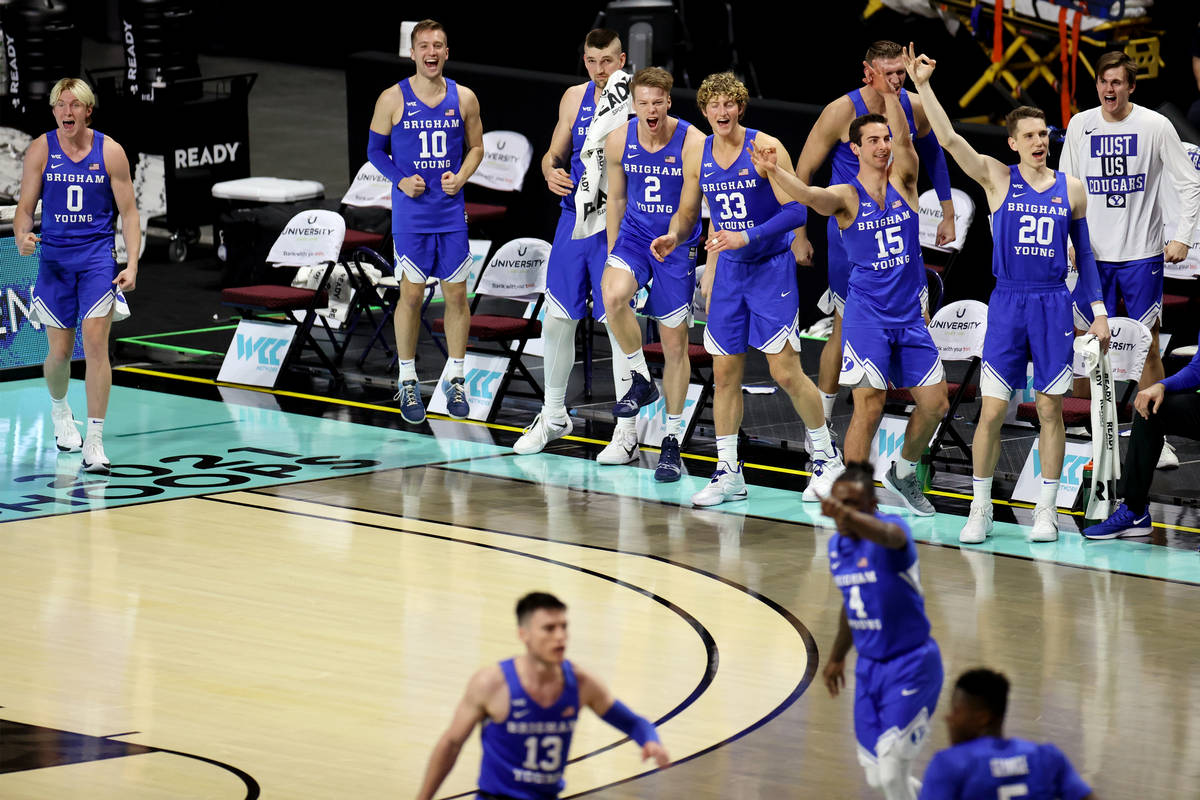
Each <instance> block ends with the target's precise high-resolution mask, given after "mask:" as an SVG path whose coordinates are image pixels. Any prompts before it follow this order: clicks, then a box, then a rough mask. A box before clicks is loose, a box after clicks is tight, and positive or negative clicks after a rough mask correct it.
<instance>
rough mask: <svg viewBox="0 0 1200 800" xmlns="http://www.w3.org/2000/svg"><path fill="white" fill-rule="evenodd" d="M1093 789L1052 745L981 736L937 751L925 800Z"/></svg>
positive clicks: (1075, 798)
mask: <svg viewBox="0 0 1200 800" xmlns="http://www.w3.org/2000/svg"><path fill="white" fill-rule="evenodd" d="M1091 793H1092V790H1091V787H1089V786H1088V785H1087V784H1086V783H1084V782H1083V778H1081V777H1079V773H1078V772H1076V771H1075V768H1074V767H1072V766H1071V762H1070V761H1068V760H1067V757H1066V756H1064V755H1063V754H1062V751H1061V750H1059V749H1058V748H1057V747H1055V746H1054V745H1052V744H1038V743H1036V742H1030V741H1026V740H1024V739H997V738H996V737H994V736H981V737H980V738H978V739H972V740H971V741H969V742H963V743H962V744H956V745H954V746H953V747H948V748H946V749H945V750H942V751H941V752H939V753H937V754H935V755H934V757H933V760H932V761H930V762H929V767H928V768H927V769H926V770H925V777H924V783H923V785H922V786H921V798H922V800H996V798H998V797H1013V798H1017V797H1019V798H1021V800H1060V798H1061V800H1083V798H1085V797H1087V796H1088V795H1089V794H1091Z"/></svg>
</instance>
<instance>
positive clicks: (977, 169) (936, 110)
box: [904, 43, 1008, 208]
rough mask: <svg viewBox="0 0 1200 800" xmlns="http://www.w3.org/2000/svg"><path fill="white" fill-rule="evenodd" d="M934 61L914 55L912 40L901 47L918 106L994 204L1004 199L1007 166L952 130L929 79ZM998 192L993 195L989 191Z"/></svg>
mask: <svg viewBox="0 0 1200 800" xmlns="http://www.w3.org/2000/svg"><path fill="white" fill-rule="evenodd" d="M936 66H937V62H936V61H934V60H933V59H931V58H929V57H928V56H926V55H924V54H922V55H919V56H918V55H916V54H915V51H914V49H913V46H912V44H911V43H910V44H909V46H908V49H907V50H905V51H904V67H905V69H907V70H908V74H909V77H911V78H912V80H913V85H914V86H916V87H917V94H918V95H919V96H920V98H921V106H922V107H923V108H924V110H925V116H926V117H927V118H928V119H929V127H930V128H932V129H933V132H934V134H936V135H937V138H938V141H939V142H941V143H942V147H944V148H946V150H947V152H949V153H950V155H951V157H953V158H954V160H955V162H957V164H958V166H959V167H960V168H962V171H963V172H965V173H967V175H968V177H970V178H971V179H972V180H974V181H975V182H976V183H978V184H979V185H980V186H982V187H983V188H984V190H985V191H986V192H987V194H988V202H989V203H991V205H992V207H993V208H995V207H996V206H998V205H999V204H1000V202H1001V201H1003V199H1004V194H1005V193H1007V191H1008V168H1007V167H1005V166H1004V165H1003V164H1001V163H1000V162H999V161H997V160H996V159H994V158H992V157H991V156H985V155H982V154H980V153H979V152H977V151H976V150H975V148H973V147H971V145H970V144H968V143H967V140H966V139H964V138H963V137H962V135H961V134H960V133H959V132H958V131H956V130H954V125H952V124H951V123H950V117H949V116H948V115H947V114H946V109H944V108H942V104H941V102H940V101H939V100H938V99H937V95H935V94H934V93H933V86H931V85H930V83H929V79H930V78H931V77H932V76H933V70H934V67H936ZM994 194H995V195H998V196H996V197H995V198H994V202H993V195H994Z"/></svg>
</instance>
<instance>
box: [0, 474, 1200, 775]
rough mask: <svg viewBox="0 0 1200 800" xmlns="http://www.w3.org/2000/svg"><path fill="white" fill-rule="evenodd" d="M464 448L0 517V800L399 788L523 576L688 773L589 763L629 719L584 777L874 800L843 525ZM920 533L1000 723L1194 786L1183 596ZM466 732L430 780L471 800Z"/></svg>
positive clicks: (592, 736)
mask: <svg viewBox="0 0 1200 800" xmlns="http://www.w3.org/2000/svg"><path fill="white" fill-rule="evenodd" d="M486 458H487V459H488V460H489V461H491V460H500V461H504V460H508V459H510V458H511V457H509V456H504V455H492V456H487V457H486ZM473 461H477V459H465V460H454V461H451V463H448V464H445V465H442V466H410V467H405V468H398V469H390V470H384V471H379V472H374V473H368V474H360V475H355V476H350V477H344V478H334V479H327V480H320V481H314V482H311V483H299V484H291V485H285V486H278V487H273V488H258V489H254V490H252V491H242V492H234V493H229V494H222V495H214V496H211V497H208V498H196V497H193V498H182V499H174V500H169V501H164V502H159V503H151V504H146V505H137V506H130V507H125V508H109V509H102V510H94V511H91V512H88V513H85V514H74V515H63V516H53V517H46V518H41V519H30V520H20V521H16V522H11V523H7V524H4V525H2V526H0V602H3V603H4V607H5V609H6V612H7V613H6V614H5V636H4V640H5V645H6V646H5V647H4V648H3V650H0V706H4V708H3V709H0V719H2V720H5V721H7V722H6V727H5V728H2V729H0V730H2V731H3V732H4V734H5V737H6V738H7V742H6V744H5V746H4V747H3V748H0V752H2V753H3V760H0V796H2V797H5V798H26V797H28V798H41V797H48V796H55V797H89V798H91V797H122V798H129V797H136V798H141V797H206V798H213V797H222V798H223V797H230V798H235V797H245V796H254V793H255V792H256V791H261V793H262V796H264V797H288V798H291V797H314V798H326V797H329V798H334V797H378V796H395V795H399V796H411V795H412V794H414V793H415V791H416V788H417V786H418V783H419V781H420V777H421V772H422V770H423V768H424V764H425V760H426V759H427V757H428V754H429V751H430V748H431V747H432V745H433V743H434V741H435V740H436V738H437V737H438V736H439V735H440V734H441V732H442V730H443V728H444V726H445V724H446V723H447V721H448V719H449V715H450V712H451V710H452V707H453V704H454V702H455V701H456V700H457V698H458V696H459V693H460V692H461V690H462V687H463V685H464V683H465V681H466V679H467V677H468V676H469V675H470V674H471V672H472V671H473V670H474V669H476V668H477V667H478V666H479V665H481V664H483V663H486V662H489V661H492V660H494V659H498V658H501V657H504V656H506V655H509V654H513V653H515V652H517V648H518V643H517V641H516V637H515V631H514V623H513V620H512V617H511V615H512V612H511V608H512V604H513V602H514V600H515V598H516V597H517V596H518V595H520V594H521V593H523V592H525V591H527V590H530V589H534V588H544V589H548V590H551V591H555V592H557V593H559V594H560V595H561V596H562V597H563V598H564V599H565V600H566V601H567V602H568V603H569V604H570V606H571V623H572V629H571V636H572V638H571V643H570V645H569V651H568V652H569V655H570V656H571V657H573V658H575V659H576V660H578V661H580V662H581V663H583V664H585V665H588V666H591V667H592V668H593V669H594V670H595V671H597V672H598V673H599V674H601V675H602V676H603V677H605V678H606V679H607V680H608V682H609V683H610V684H611V685H612V686H613V688H614V690H615V692H616V693H617V694H618V696H620V697H622V698H623V699H625V700H626V701H627V702H628V703H629V704H630V705H631V706H632V707H634V708H635V709H638V710H639V711H641V712H642V713H645V714H646V715H647V716H650V717H652V718H655V719H660V718H663V717H667V719H666V721H665V722H663V723H662V725H661V729H662V734H663V737H664V741H665V742H666V744H667V745H668V747H669V748H670V749H671V751H672V753H673V755H674V756H675V757H676V758H677V759H681V761H682V763H679V764H678V765H676V766H674V767H672V768H671V769H669V770H667V771H665V772H662V773H657V774H652V775H647V776H645V777H640V778H637V779H636V780H631V781H627V782H624V783H620V782H621V781H626V779H628V778H631V777H633V776H635V775H637V774H638V773H639V772H641V770H642V769H643V767H642V766H641V765H640V762H639V761H638V760H637V756H636V752H635V750H634V748H633V747H632V746H631V745H629V744H628V743H627V744H625V745H622V746H619V747H617V748H615V749H611V750H607V751H604V752H600V753H595V754H594V755H588V754H592V753H594V752H595V751H598V750H602V749H603V748H604V747H605V746H606V745H608V744H610V743H612V742H614V741H616V739H617V738H618V736H619V735H618V734H615V732H613V731H611V730H610V729H608V728H607V727H606V726H605V725H603V724H602V723H599V722H598V721H596V720H594V719H589V720H588V722H585V723H582V724H581V726H580V729H579V732H578V733H577V736H576V741H575V744H574V747H573V754H574V756H576V757H579V756H584V755H588V757H586V758H583V759H581V760H580V761H579V762H578V763H576V764H573V765H572V766H571V767H569V768H568V770H567V780H568V788H567V794H568V795H571V794H575V793H578V792H581V791H588V790H591V789H593V788H599V789H600V791H599V792H598V793H597V794H596V796H598V797H610V798H633V797H672V798H674V797H690V798H731V797H732V798H751V797H755V798H758V797H763V798H766V797H814V798H858V797H864V798H865V797H871V796H872V795H871V794H870V793H869V790H868V789H867V788H866V786H865V783H864V782H863V780H862V777H861V772H860V769H859V767H858V765H857V762H856V759H855V755H854V737H853V728H852V723H851V696H850V695H845V694H844V695H843V696H842V697H840V698H838V699H836V700H835V699H831V698H830V697H829V696H828V694H827V692H826V691H825V689H824V688H823V686H821V685H820V682H819V678H816V679H815V680H814V676H816V675H817V674H818V670H819V668H820V663H819V657H818V653H820V652H825V651H826V650H827V649H828V647H829V645H830V643H831V641H832V638H833V634H834V631H835V625H836V620H837V613H838V603H839V599H838V595H837V593H836V592H835V590H834V588H833V586H832V584H831V581H830V579H829V576H828V571H827V564H826V560H825V556H824V547H823V545H824V542H825V540H826V537H827V536H828V532H827V531H823V530H821V529H819V528H818V529H814V528H813V527H811V526H808V525H803V524H797V523H789V522H782V521H778V520H769V519H763V518H758V517H747V516H744V515H741V514H738V513H729V512H727V511H720V510H715V511H714V510H694V509H690V508H683V507H679V506H677V505H672V504H668V503H663V502H654V501H647V500H643V499H638V498H636V497H631V496H620V495H616V494H612V493H606V492H603V491H598V490H595V489H587V488H567V487H561V486H554V485H547V484H542V483H532V482H529V481H523V480H518V479H514V478H511V477H495V476H486V475H479V474H471V473H470V472H469V471H468V470H470V469H471V468H472V462H473ZM584 485H586V484H584ZM595 485H597V486H598V485H600V484H595ZM752 491H753V489H752ZM918 550H919V553H920V557H921V564H922V583H923V586H924V587H925V591H926V595H927V602H928V608H929V614H930V617H931V619H932V621H933V626H934V635H935V637H936V638H937V639H938V641H939V643H940V645H941V648H942V652H943V656H944V660H945V665H946V673H947V676H948V678H950V677H952V676H955V675H957V674H958V673H959V672H961V671H962V670H963V669H965V668H968V667H970V666H975V665H978V664H987V665H988V666H992V667H996V668H999V669H1002V670H1004V671H1005V672H1006V673H1007V674H1008V675H1009V676H1010V677H1011V678H1012V679H1013V682H1014V693H1013V697H1012V698H1011V700H1010V714H1009V722H1008V731H1009V732H1010V733H1012V734H1019V735H1023V736H1027V737H1031V738H1035V739H1049V740H1053V741H1055V742H1057V743H1058V744H1059V745H1060V746H1061V747H1062V748H1063V749H1064V750H1065V751H1066V753H1067V754H1068V755H1069V756H1070V758H1071V759H1072V761H1073V762H1074V763H1075V765H1076V766H1077V768H1078V769H1079V770H1080V771H1081V772H1082V773H1083V775H1084V776H1085V778H1086V779H1087V780H1088V781H1090V782H1091V783H1092V785H1093V787H1094V788H1095V789H1096V791H1097V793H1098V795H1099V796H1101V797H1105V798H1114V797H1134V796H1145V797H1189V796H1194V793H1195V787H1196V786H1197V785H1200V766H1198V765H1200V761H1198V759H1197V755H1200V726H1198V724H1197V722H1196V715H1195V714H1194V713H1193V709H1194V708H1195V706H1196V702H1197V699H1198V698H1196V696H1195V695H1196V690H1195V689H1194V688H1192V687H1193V684H1194V682H1193V681H1191V680H1190V677H1191V676H1190V670H1191V668H1193V666H1194V665H1195V663H1196V662H1197V655H1200V635H1198V634H1197V632H1196V626H1195V624H1194V620H1195V613H1194V605H1195V602H1196V599H1197V587H1196V586H1195V585H1191V584H1187V583H1183V582H1172V581H1167V580H1161V579H1152V578H1146V577H1138V576H1136V575H1130V574H1121V573H1113V572H1107V571H1104V570H1101V569H1096V568H1091V569H1084V568H1080V567H1075V566H1065V565H1060V564H1056V563H1052V562H1047V561H1030V560H1026V559H1022V558H1014V557H1006V556H1000V555H993V554H991V553H984V552H970V553H968V552H963V551H960V550H959V549H957V548H951V547H943V546H937V545H933V544H920V545H918ZM1193 555H1194V554H1193ZM814 644H815V649H814ZM947 697H948V690H944V691H943V696H942V706H941V707H940V709H939V714H938V721H937V725H936V727H935V735H934V738H933V742H932V745H933V747H931V748H930V749H928V750H927V751H926V753H925V754H924V757H923V758H922V759H921V762H920V768H922V769H923V767H924V764H925V763H926V762H927V761H928V757H929V756H930V755H931V754H932V752H933V750H934V749H936V748H940V747H942V746H944V745H945V743H946V737H945V730H944V726H943V725H942V723H941V713H942V712H944V710H945V703H946V699H947ZM46 730H53V731H58V732H60V733H59V735H58V737H57V739H56V738H54V737H49V738H47V737H46V736H45V734H44V732H45V731H46ZM63 732H65V733H63ZM68 734H69V735H68ZM72 736H73V737H76V739H77V741H76V740H71V741H68V740H69V739H70V737H72ZM14 737H16V740H17V741H19V742H20V743H22V745H23V747H18V748H16V751H14V749H13V747H12V744H13V742H14ZM121 743H132V744H136V745H141V746H143V747H141V748H129V749H128V750H124V751H121V750H120V747H121V746H122V745H121ZM72 746H73V747H74V749H72ZM106 747H107V748H109V749H110V750H111V749H112V748H117V749H118V751H117V752H108V751H105V748H106ZM477 748H478V744H477V741H473V742H472V743H471V744H470V745H469V746H468V747H467V748H465V749H464V753H463V755H462V756H461V758H460V761H459V765H458V767H457V768H456V770H455V771H454V772H453V773H452V775H451V776H450V778H449V779H448V781H447V782H446V784H444V786H443V791H442V792H441V793H440V795H439V796H441V797H450V796H455V795H461V794H462V793H465V792H468V791H469V790H470V789H471V787H472V786H473V785H474V784H473V779H474V775H475V772H476V770H477V766H478V749H477ZM38 763H42V764H60V765H59V766H50V767H43V768H33V767H34V766H36V765H37V764H38ZM613 784H616V785H613Z"/></svg>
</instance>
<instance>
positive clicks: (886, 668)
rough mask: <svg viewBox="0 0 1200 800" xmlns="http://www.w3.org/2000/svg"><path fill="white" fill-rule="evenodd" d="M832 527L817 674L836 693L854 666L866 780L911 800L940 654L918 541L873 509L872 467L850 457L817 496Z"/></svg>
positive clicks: (898, 521)
mask: <svg viewBox="0 0 1200 800" xmlns="http://www.w3.org/2000/svg"><path fill="white" fill-rule="evenodd" d="M821 511H822V512H824V514H825V515H826V516H828V517H830V518H831V519H832V520H833V521H834V523H835V524H836V526H837V532H836V533H834V535H833V536H832V537H830V539H829V569H830V571H831V572H832V573H833V582H834V583H835V584H836V585H837V587H838V588H839V589H840V590H841V592H842V599H843V601H844V605H843V607H842V613H841V617H840V620H839V622H838V632H837V638H836V639H835V640H834V642H833V647H832V649H831V650H830V652H829V660H828V661H827V662H826V664H825V669H824V671H823V673H822V675H823V677H824V680H825V686H826V687H827V688H828V689H829V693H830V694H831V695H832V696H834V697H837V696H838V694H839V693H840V692H841V689H842V687H843V686H844V685H845V683H846V678H845V669H846V656H847V655H848V654H849V652H850V648H851V647H853V648H854V649H855V650H857V651H858V662H857V663H856V664H855V667H854V677H855V685H854V734H855V737H856V738H857V739H858V761H859V763H860V764H862V766H863V769H864V770H865V771H866V776H867V783H868V784H870V786H871V787H872V788H874V789H878V790H880V791H881V792H883V796H884V797H886V798H887V799H888V800H912V798H915V797H916V788H917V787H918V786H919V785H920V784H919V782H918V781H917V780H916V779H915V778H913V777H911V773H912V762H913V759H915V758H916V757H917V755H918V753H920V751H921V748H922V747H923V746H924V745H925V740H926V739H927V738H928V736H929V721H930V719H931V718H932V716H933V712H934V709H935V708H937V701H938V695H939V694H940V693H941V690H942V677H943V676H942V656H941V652H940V651H939V650H938V646H937V642H935V641H934V640H933V637H931V636H930V635H929V629H930V625H929V619H928V617H926V616H925V596H924V593H923V592H922V591H921V575H920V568H919V566H918V564H917V546H916V544H915V543H914V542H913V538H912V532H911V531H910V530H909V528H908V524H907V523H906V522H905V521H904V519H903V518H902V517H896V516H891V515H889V514H881V513H880V512H879V511H878V509H877V508H876V504H875V479H874V471H873V469H872V467H871V465H870V464H868V463H866V462H850V463H849V464H847V465H846V469H845V471H844V472H843V473H842V474H841V475H839V476H838V478H837V480H836V481H834V484H833V490H832V492H831V493H830V495H829V496H828V497H826V498H825V499H824V500H822V501H821Z"/></svg>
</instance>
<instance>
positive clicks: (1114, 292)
mask: <svg viewBox="0 0 1200 800" xmlns="http://www.w3.org/2000/svg"><path fill="white" fill-rule="evenodd" d="M1163 264H1164V260H1163V255H1162V254H1161V253H1159V254H1158V255H1156V256H1151V257H1150V258H1139V259H1135V260H1133V261H1097V262H1096V267H1097V269H1098V270H1099V272H1100V289H1101V291H1103V292H1104V308H1105V309H1106V310H1107V311H1108V315H1109V316H1110V317H1116V316H1123V317H1132V318H1133V319H1136V320H1137V321H1138V322H1140V323H1142V324H1143V325H1145V326H1146V327H1147V328H1152V327H1154V323H1156V322H1158V321H1159V320H1160V319H1161V318H1162V299H1163ZM1118 298H1119V299H1121V300H1124V301H1125V313H1124V314H1118V313H1117V312H1118V310H1119V308H1118V305H1117V301H1118ZM1076 307H1077V308H1078V310H1079V313H1080V314H1081V315H1082V319H1081V320H1076V324H1077V325H1080V326H1082V327H1081V329H1086V328H1087V327H1089V326H1090V325H1091V324H1092V321H1093V320H1094V319H1095V317H1094V316H1093V315H1092V306H1091V303H1083V302H1077V303H1076Z"/></svg>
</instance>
